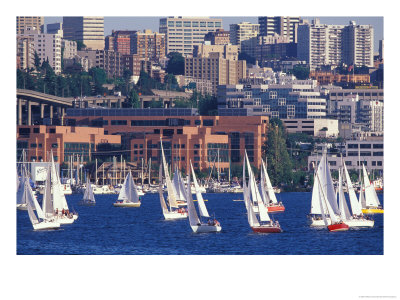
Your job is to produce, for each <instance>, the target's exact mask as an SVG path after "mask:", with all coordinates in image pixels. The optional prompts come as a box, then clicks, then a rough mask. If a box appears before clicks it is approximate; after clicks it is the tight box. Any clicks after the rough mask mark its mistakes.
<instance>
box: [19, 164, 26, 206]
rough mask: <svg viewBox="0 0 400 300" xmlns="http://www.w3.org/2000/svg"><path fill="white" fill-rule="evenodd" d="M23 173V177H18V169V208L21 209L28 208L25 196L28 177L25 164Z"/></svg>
mask: <svg viewBox="0 0 400 300" xmlns="http://www.w3.org/2000/svg"><path fill="white" fill-rule="evenodd" d="M21 170H22V172H21V173H22V174H21V177H18V170H17V209H19V210H27V206H26V202H25V198H24V191H25V187H24V184H25V179H26V178H27V174H26V169H25V166H23V167H22V168H21Z"/></svg>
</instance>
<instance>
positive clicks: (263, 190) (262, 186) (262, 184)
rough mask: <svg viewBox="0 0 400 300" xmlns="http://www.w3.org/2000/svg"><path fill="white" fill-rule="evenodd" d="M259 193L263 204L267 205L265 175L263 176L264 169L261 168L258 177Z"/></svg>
mask: <svg viewBox="0 0 400 300" xmlns="http://www.w3.org/2000/svg"><path fill="white" fill-rule="evenodd" d="M259 186H260V188H259V190H260V193H261V197H262V201H263V202H264V204H265V205H269V197H268V195H267V191H266V184H265V176H264V170H263V169H262V168H261V178H260V184H259Z"/></svg>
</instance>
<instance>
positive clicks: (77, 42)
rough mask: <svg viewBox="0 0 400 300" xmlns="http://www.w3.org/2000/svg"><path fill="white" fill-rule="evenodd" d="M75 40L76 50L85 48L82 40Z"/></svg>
mask: <svg viewBox="0 0 400 300" xmlns="http://www.w3.org/2000/svg"><path fill="white" fill-rule="evenodd" d="M75 42H76V48H77V50H78V51H81V50H82V49H85V48H86V45H85V44H84V43H83V42H82V41H77V40H76V41H75Z"/></svg>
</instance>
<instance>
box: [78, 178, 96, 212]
mask: <svg viewBox="0 0 400 300" xmlns="http://www.w3.org/2000/svg"><path fill="white" fill-rule="evenodd" d="M79 204H80V205H86V206H93V205H95V204H96V200H95V199H94V194H93V189H92V184H91V183H90V180H89V177H88V178H87V179H86V189H85V193H84V194H83V198H82V200H81V201H80V202H79Z"/></svg>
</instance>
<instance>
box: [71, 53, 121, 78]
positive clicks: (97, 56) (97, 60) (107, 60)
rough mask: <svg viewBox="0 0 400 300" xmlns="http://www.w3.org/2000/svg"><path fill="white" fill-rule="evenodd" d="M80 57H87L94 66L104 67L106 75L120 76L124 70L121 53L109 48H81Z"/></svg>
mask: <svg viewBox="0 0 400 300" xmlns="http://www.w3.org/2000/svg"><path fill="white" fill-rule="evenodd" d="M78 55H79V56H80V57H83V58H86V59H89V60H90V61H91V64H92V65H93V66H94V67H98V68H101V69H104V71H105V72H106V74H107V76H108V77H114V76H116V77H121V76H122V74H123V70H124V64H123V60H122V55H121V54H120V53H118V52H115V51H111V50H89V49H85V50H81V51H78Z"/></svg>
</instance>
